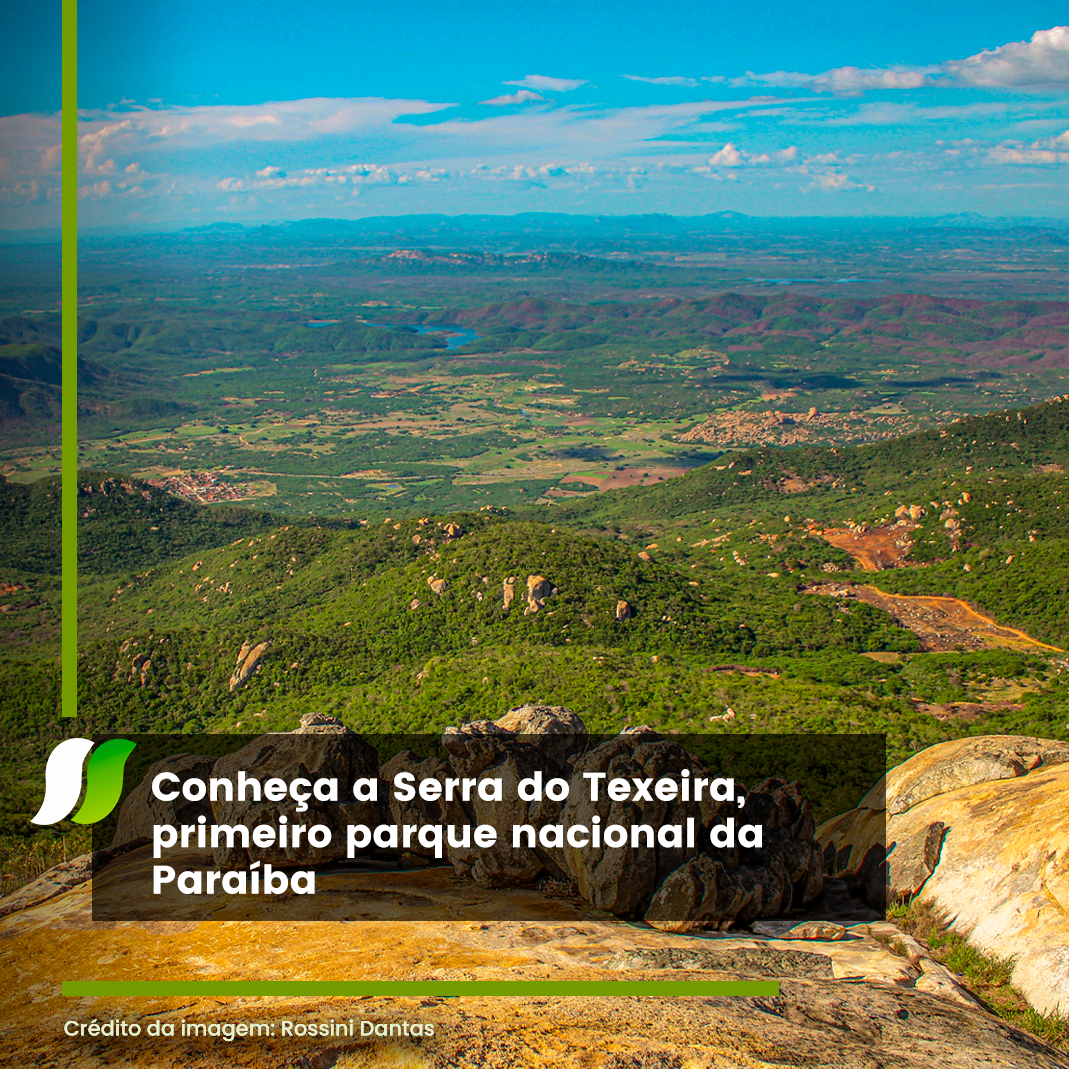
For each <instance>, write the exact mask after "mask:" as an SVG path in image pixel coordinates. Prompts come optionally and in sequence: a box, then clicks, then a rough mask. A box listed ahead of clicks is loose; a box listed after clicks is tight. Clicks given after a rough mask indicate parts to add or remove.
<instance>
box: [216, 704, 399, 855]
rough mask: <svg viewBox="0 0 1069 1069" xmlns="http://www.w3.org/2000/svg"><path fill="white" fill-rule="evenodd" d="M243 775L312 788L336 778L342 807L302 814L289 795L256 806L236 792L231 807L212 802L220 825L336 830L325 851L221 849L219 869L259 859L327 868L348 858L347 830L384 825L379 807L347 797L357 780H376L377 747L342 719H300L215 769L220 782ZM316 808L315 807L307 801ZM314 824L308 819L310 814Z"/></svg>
mask: <svg viewBox="0 0 1069 1069" xmlns="http://www.w3.org/2000/svg"><path fill="white" fill-rule="evenodd" d="M241 770H244V771H245V772H246V773H247V774H248V775H250V776H255V778H256V779H258V780H260V781H261V783H263V782H265V781H266V780H268V779H270V778H272V777H276V778H278V779H281V780H284V781H285V782H286V783H291V782H292V781H293V780H295V779H297V778H298V777H301V778H304V779H307V780H309V781H312V782H314V781H315V780H317V779H320V778H328V779H329V778H333V779H337V780H338V783H339V786H340V791H339V800H338V802H336V803H333V802H328V803H323V802H315V803H314V807H313V808H309V809H308V810H307V811H306V813H304V814H302V813H301V812H299V811H298V809H297V803H296V802H294V801H293V800H292V799H291V798H289V797H286V798H284V799H283V800H281V801H270V800H268V799H267V797H266V796H262V797H261V800H259V801H255V800H252V799H251V797H250V798H248V799H247V800H244V801H242V800H240V799H239V798H238V797H237V795H236V792H235V796H234V798H233V800H232V801H229V802H228V801H223V800H218V801H214V802H213V803H212V819H213V820H214V822H215V823H216V824H244V825H245V826H246V827H249V828H253V827H255V826H256V825H258V824H267V825H277V823H278V820H279V817H281V816H284V817H286V819H287V821H288V822H289V823H290V824H304V823H313V824H324V825H326V826H327V827H328V828H329V829H330V831H331V842H330V844H329V845H328V846H325V847H322V848H319V847H314V846H311V845H309V843H308V842H307V840H306V839H305V840H302V841H301V843H300V844H299V845H298V846H293V845H287V846H285V847H283V846H279V845H277V844H276V845H274V846H267V847H258V846H255V845H250V847H249V849H248V850H244V849H241V848H240V847H235V848H233V849H231V848H229V847H227V846H225V845H220V846H218V847H216V849H215V850H214V851H213V853H214V856H215V863H216V865H218V866H219V867H220V868H239V869H243V868H246V867H247V866H248V865H249V863H250V862H255V861H260V862H263V863H265V864H271V865H274V866H276V867H282V866H287V865H322V864H326V863H327V862H330V861H336V860H338V859H339V858H343V857H345V856H346V828H347V827H348V825H349V824H369V825H371V826H373V827H374V826H375V825H377V824H379V823H380V822H381V820H382V816H383V814H382V811H381V810H380V808H379V806H378V804H377V803H372V802H355V801H354V800H353V798H352V795H351V794H350V793H349V791H350V789H351V787H352V785H353V783H354V781H355V780H357V779H363V778H370V779H377V778H378V774H379V761H378V754H377V753H376V752H375V749H374V747H373V746H371V745H370V744H369V743H368V742H366V741H365V740H364V739H363V738H362V737H361V736H360V735H358V734H357V733H356V732H355V731H351V730H350V729H349V728H347V727H346V726H345V725H344V724H343V723H342V722H341V721H340V720H337V719H335V718H334V717H332V716H327V715H325V714H322V713H308V714H306V715H305V716H303V717H301V726H300V727H299V728H297V730H296V731H292V732H289V733H279V734H272V735H261V736H260V737H259V738H256V739H253V740H252V742H249V743H247V744H246V745H245V746H243V747H242V748H241V749H240V750H238V751H236V752H235V753H232V754H227V755H226V756H225V757H220V758H219V760H218V761H216V763H215V768H214V769H213V774H214V775H215V776H216V777H219V778H224V779H229V780H231V781H232V782H235V783H236V781H237V778H238V772H239V771H241ZM308 804H309V806H313V803H312V802H309V803H308ZM310 815H311V816H314V818H315V819H314V820H311V821H310V820H309V819H308V818H309V816H310Z"/></svg>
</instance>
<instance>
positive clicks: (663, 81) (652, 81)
mask: <svg viewBox="0 0 1069 1069" xmlns="http://www.w3.org/2000/svg"><path fill="white" fill-rule="evenodd" d="M624 77H625V78H626V79H627V80H628V81H631V82H646V83H647V84H648V85H682V86H687V87H688V88H691V89H693V88H694V87H695V86H697V85H699V84H700V83H699V82H698V79H697V78H684V77H682V76H681V75H675V76H672V77H669V78H643V77H642V75H640V74H625V75H624Z"/></svg>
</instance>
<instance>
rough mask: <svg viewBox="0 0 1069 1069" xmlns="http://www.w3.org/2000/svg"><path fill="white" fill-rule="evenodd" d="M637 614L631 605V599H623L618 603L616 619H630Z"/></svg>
mask: <svg viewBox="0 0 1069 1069" xmlns="http://www.w3.org/2000/svg"><path fill="white" fill-rule="evenodd" d="M634 615H635V610H634V609H633V608H632V607H631V603H630V602H629V601H623V600H622V599H621V600H620V601H618V602H617V603H616V619H617V620H630V619H631V618H632V617H633V616H634Z"/></svg>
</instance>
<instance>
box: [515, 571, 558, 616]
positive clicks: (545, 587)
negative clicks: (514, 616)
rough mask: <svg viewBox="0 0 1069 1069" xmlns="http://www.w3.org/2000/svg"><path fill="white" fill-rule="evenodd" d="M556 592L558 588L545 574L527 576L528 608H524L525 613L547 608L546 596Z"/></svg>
mask: <svg viewBox="0 0 1069 1069" xmlns="http://www.w3.org/2000/svg"><path fill="white" fill-rule="evenodd" d="M556 593H557V588H556V587H555V586H554V585H553V584H552V583H551V582H550V581H549V580H548V579H547V578H546V577H545V576H544V575H529V576H527V608H526V609H524V610H523V615H524V616H529V615H530V614H531V613H535V612H538V610H539V609H542V608H545V604H546V598H549V597H552V596H553V595H554V594H556Z"/></svg>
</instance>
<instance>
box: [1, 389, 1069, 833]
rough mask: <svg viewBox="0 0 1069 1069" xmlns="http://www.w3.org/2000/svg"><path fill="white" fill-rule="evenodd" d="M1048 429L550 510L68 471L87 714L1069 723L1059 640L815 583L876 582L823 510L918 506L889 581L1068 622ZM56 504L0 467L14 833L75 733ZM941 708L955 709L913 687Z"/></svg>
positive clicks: (744, 724) (929, 728)
mask: <svg viewBox="0 0 1069 1069" xmlns="http://www.w3.org/2000/svg"><path fill="white" fill-rule="evenodd" d="M1067 423H1069V404H1066V403H1064V402H1052V403H1050V404H1048V405H1045V406H1038V407H1035V408H1032V409H1028V410H1025V411H1023V412H1021V413H1020V414H1018V413H1016V412H1013V413H1001V414H994V415H990V416H986V417H981V418H977V419H969V420H964V421H962V422H961V423H958V424H955V425H953V426H951V427H948V428H944V429H943V430H941V431H936V432H932V433H925V434H917V435H912V436H909V437H907V438H903V439H900V440H897V441H894V442H890V443H884V444H880V445H874V446H866V447H859V448H852V449H839V450H791V451H786V450H781V451H776V450H754V451H751V452H748V453H745V454H736V455H735V459H734V466H730V462H729V463H727V464H722V465H709V466H707V467H705V468H702V469H698V470H696V471H694V472H692V473H690V474H689V475H686V476H683V477H680V478H677V479H673V480H669V481H666V482H664V483H661V484H659V485H656V486H650V487H645V488H636V489H632V490H624V491H618V492H612V493H604V494H599V495H591V496H590V497H587V498H584V499H583V500H581V501H574V502H569V503H567V504H561V505H555V506H552V507H551V511H550V513H549V516H550V517H551V522H547V511H546V509H544V508H543V509H532V510H528V511H527V512H525V513H524V514H523V515H519V514H513V513H505V512H502V511H501V510H497V511H495V510H484V511H482V512H473V513H465V514H460V515H455V516H451V517H425V518H407V519H403V520H396V521H395V520H391V521H388V522H385V523H382V522H377V523H374V524H363V525H362V524H359V523H356V522H355V521H339V522H336V523H331V524H327V523H325V522H322V521H319V522H317V521H307V522H303V523H281V524H280V523H279V521H278V519H277V517H271V516H269V515H266V514H264V513H261V512H258V511H256V510H254V509H244V508H237V507H224V508H220V507H215V506H211V507H208V506H201V505H193V504H190V503H189V502H185V501H182V500H180V499H178V498H175V497H172V496H171V495H168V494H166V493H165V492H163V491H161V490H158V489H157V488H155V487H151V486H148V485H147V484H144V483H141V482H139V481H137V480H133V479H128V478H124V477H121V476H115V475H106V474H104V473H85V474H84V475H83V476H82V477H81V479H80V496H79V515H80V521H79V523H80V526H79V534H80V550H81V554H80V555H81V587H80V594H79V598H80V618H81V628H80V631H81V643H80V644H81V655H80V659H79V661H80V703H81V704H80V713H79V720H78V723H77V726H78V730H79V731H80V732H88V731H91V730H124V731H131V730H162V731H187V732H188V731H202V730H209V731H227V730H235V729H239V725H240V730H242V731H249V730H258V729H260V728H263V729H288V728H291V727H293V726H294V724H295V723H296V721H297V719H298V718H299V717H300V716H301V715H302V714H303V713H305V712H308V711H311V710H321V711H330V712H334V713H336V714H339V715H341V716H342V717H343V718H344V719H345V720H346V722H347V723H350V724H351V725H353V726H354V727H357V728H365V729H368V730H371V729H377V730H428V731H431V730H438V729H440V728H441V727H443V726H444V725H446V724H449V723H456V722H458V721H463V720H471V719H476V718H480V717H492V716H493V717H496V716H497V715H500V713H501V712H502V711H503V710H504V709H506V708H508V707H509V706H511V705H515V704H520V703H522V702H526V701H548V702H555V703H559V704H564V705H568V706H570V707H571V708H573V709H575V710H576V711H577V712H579V713H580V715H581V716H583V718H584V719H585V720H586V721H587V722H588V724H590V725H591V727H593V728H598V729H602V730H614V729H618V728H619V727H620V726H621V725H623V724H625V723H640V722H644V723H651V724H654V725H657V726H659V727H661V728H663V729H666V730H689V731H702V730H705V731H741V732H751V731H759V732H770V731H771V732H784V731H817V730H823V731H882V732H886V733H887V734H888V737H889V752H890V756H891V759H893V760H898V759H900V758H902V757H903V756H905V755H906V754H908V753H910V752H913V751H915V750H916V749H918V748H920V747H923V746H926V745H930V744H931V743H933V742H937V741H939V740H940V739H943V738H949V737H952V736H956V735H960V734H967V733H983V732H987V731H996V730H997V731H1014V732H1022V733H1034V734H1041V735H1045V736H1048V737H1069V727H1067V725H1066V719H1067V717H1066V711H1065V700H1064V683H1063V682H1062V681H1061V680H1060V679H1059V676H1058V672H1059V666H1060V664H1061V660H1060V658H1059V657H1057V656H1052V655H1047V654H1044V653H1043V651H1042V650H1039V649H1037V650H1036V652H1035V653H1016V652H1013V651H1012V650H988V651H983V650H978V651H972V652H969V651H962V650H959V651H951V652H946V653H924V652H920V646H919V645H918V641H917V638H916V636H915V635H914V634H913V633H912V632H911V631H909V630H907V629H905V628H903V627H900V626H898V625H896V624H895V623H894V622H893V620H892V619H891V618H890V617H889V616H888V615H887V614H886V613H885V612H883V611H882V610H880V609H877V608H874V607H872V606H869V605H867V604H864V603H862V602H861V601H859V600H858V599H848V598H844V597H842V596H828V597H822V596H817V595H815V594H813V593H811V592H810V590H811V588H812V587H813V585H814V582H816V581H825V580H826V579H827V575H826V573H827V572H828V571H829V570H832V571H834V572H835V573H837V574H836V575H835V580H836V581H837V582H840V581H842V580H843V579H851V578H857V579H864V578H869V579H871V578H872V576H871V575H867V576H863V575H862V574H861V573H858V572H856V571H854V570H852V569H853V561H852V558H851V557H850V556H849V555H848V554H847V553H846V552H844V551H843V550H841V549H835V548H833V547H832V546H830V545H828V543H827V542H826V541H825V540H824V539H822V538H821V537H820V534H819V532H820V529H821V525H829V524H832V523H838V522H841V521H844V520H845V519H848V518H850V519H853V520H855V521H856V522H858V523H868V524H878V523H880V522H889V521H892V520H893V515H894V512H895V511H896V509H897V508H898V507H899V506H901V505H907V504H909V503H911V502H913V501H919V502H922V503H923V504H924V505H925V508H926V509H927V510H928V515H926V517H925V518H924V519H923V520H922V521H921V522H920V524H919V525H918V526H917V527H916V529H914V530H913V531H912V533H911V537H912V538H913V543H914V545H913V557H912V559H913V560H914V561H916V563H914V564H912V565H911V566H909V567H904V568H900V569H896V570H893V571H885V572H882V573H880V576H879V584H880V586H881V588H882V589H885V590H897V591H901V592H916V593H929V594H930V593H950V594H954V595H956V596H960V597H964V598H967V599H968V600H969V601H970V603H972V604H976V605H979V606H981V607H984V608H987V609H988V610H990V611H992V612H994V613H995V615H996V616H997V617H998V618H999V619H1000V621H1001V622H1003V623H1005V624H1008V625H1010V626H1014V627H1018V628H1023V629H1025V630H1027V631H1029V633H1030V634H1032V635H1033V636H1034V637H1036V638H1039V639H1041V640H1043V641H1046V642H1049V643H1051V644H1053V645H1059V646H1062V647H1065V646H1069V540H1067V538H1066V537H1065V524H1064V519H1063V510H1064V509H1065V508H1066V499H1067V498H1069V485H1067V483H1069V480H1067V479H1066V476H1065V474H1064V472H1063V471H1061V470H1059V467H1064V465H1065V463H1066V462H1067V461H1069V455H1067V454H1069V435H1067ZM725 459H726V458H725ZM966 495H968V500H966V497H965V496H966ZM933 501H934V502H935V503H936V505H937V506H938V507H935V506H933V505H932V502H933ZM947 502H954V503H956V506H955V512H956V514H957V517H958V518H957V521H956V522H957V523H958V524H959V531H958V534H957V535H956V536H955V537H953V538H952V537H951V535H950V534H949V533H948V530H947V528H946V527H945V525H944V524H943V523H942V521H941V520H940V519H938V517H939V516H941V514H942V512H941V510H943V506H944V504H945V503H947ZM58 505H59V499H58V483H57V481H56V480H54V479H52V480H44V481H42V482H40V483H38V484H35V485H33V486H19V485H15V484H7V483H5V484H2V485H0V534H2V535H3V536H4V537H3V538H2V539H0V545H2V547H3V549H2V557H0V563H2V565H3V568H4V575H5V577H6V578H7V579H8V581H9V583H11V584H12V585H13V586H14V587H15V588H16V589H15V590H14V592H12V593H10V594H9V595H5V597H3V598H0V602H4V603H6V604H8V609H6V610H4V615H3V617H0V619H3V620H4V621H5V622H4V624H3V625H0V637H2V638H3V639H4V641H5V643H6V645H5V646H4V647H3V648H4V649H6V650H8V653H7V654H5V655H4V656H6V657H7V660H6V661H4V662H0V686H2V687H3V695H4V707H5V714H4V716H5V724H4V726H5V730H6V732H7V735H8V738H9V739H10V740H11V747H12V749H11V753H10V754H9V766H10V767H9V771H8V772H5V773H4V774H3V775H4V776H5V777H6V778H5V779H4V782H5V784H6V786H5V787H4V790H5V792H6V794H5V796H6V797H9V798H11V799H14V800H13V801H10V802H9V803H8V810H7V816H6V817H3V818H2V820H0V823H2V822H3V821H4V820H6V821H7V824H8V826H9V830H16V829H18V828H23V829H24V827H25V823H24V818H25V814H24V813H23V810H24V809H25V808H26V807H27V806H29V805H30V804H31V799H30V795H31V794H32V789H31V788H32V783H31V782H30V780H29V779H26V778H25V777H23V779H20V778H19V773H18V769H20V768H24V767H29V764H30V763H31V762H32V761H36V760H38V759H39V758H40V756H41V754H42V753H43V752H44V751H45V749H46V748H47V746H48V745H50V743H51V742H52V741H54V740H55V739H56V738H58V737H59V732H60V731H62V730H65V729H67V728H69V727H70V725H60V724H57V722H56V719H55V714H56V701H57V696H58V695H57V681H58V673H57V669H56V666H55V663H54V662H53V661H51V660H50V658H51V657H52V656H53V655H54V649H55V645H54V642H55V634H54V624H55V616H54V610H48V611H53V615H52V616H49V617H47V619H48V620H51V621H52V623H51V624H50V625H49V626H52V627H53V632H51V633H50V634H51V637H48V635H46V634H45V632H44V631H43V630H40V629H43V628H45V622H44V621H46V616H47V612H46V610H47V609H48V606H50V605H52V601H51V600H49V599H50V598H52V597H54V595H55V593H56V591H57V587H56V584H55V580H54V578H53V577H54V574H55V571H56V569H57V566H58V557H57V553H58ZM450 524H455V525H456V528H455V529H453V528H451V527H450V526H449V525H450ZM1011 557H1012V558H1013V560H1012V563H1007V558H1011ZM966 565H969V567H968V569H967V570H966V568H965V566H966ZM432 584H433V585H432ZM507 584H510V585H511V599H507V598H506V591H507V589H508V587H507ZM529 584H530V587H531V588H532V589H533V592H534V594H535V596H536V599H537V600H538V601H539V602H540V603H539V604H538V605H537V609H536V611H532V610H534V606H532V605H531V604H530V603H529V601H528V590H529ZM49 591H51V594H49ZM506 600H510V604H509V605H508V607H507V608H506V606H505V601H506ZM42 606H44V608H42ZM9 610H10V611H9ZM525 610H528V611H525ZM35 621H36V622H35ZM31 624H32V625H33V627H35V628H38V629H39V630H38V631H34V630H33V629H32V628H31V626H30V625H31ZM4 627H6V628H7V630H6V631H5V630H4ZM15 632H19V634H21V638H19V639H18V641H19V642H21V643H22V645H19V646H18V648H17V650H16V646H15V645H14V643H15V642H16V638H15V637H13V636H14V635H15ZM35 642H36V643H37V645H36V646H35V645H34V643H35ZM34 649H36V650H37V653H36V655H34V653H33V651H34ZM253 650H258V652H257V653H255V654H251V651H253ZM12 651H14V652H12ZM870 653H879V654H881V655H882V657H881V658H880V659H873V658H871V657H868V656H862V654H870ZM250 655H251V656H253V662H255V663H252V662H249V660H248V659H249V656H250ZM247 662H248V663H247ZM955 702H958V703H960V702H972V703H973V705H974V707H975V708H974V709H973V712H971V713H970V714H969V716H968V717H949V718H943V719H938V718H937V717H936V716H934V715H932V713H931V712H930V711H929V709H930V708H931V707H933V703H935V704H936V705H938V704H939V703H943V705H945V706H946V707H947V708H950V707H952V705H953V703H955ZM729 710H730V711H731V712H732V714H733V715H731V716H727V714H728V712H729ZM726 716H727V718H726V719H725V717H726ZM20 755H22V756H20ZM12 770H13V771H12ZM20 784H21V785H20ZM20 821H21V822H22V823H20Z"/></svg>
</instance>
